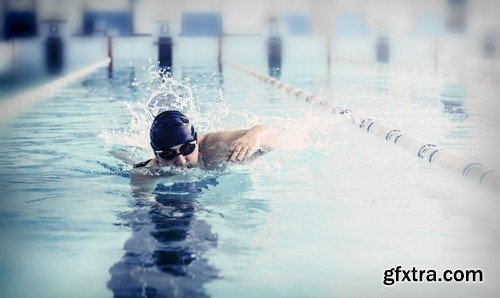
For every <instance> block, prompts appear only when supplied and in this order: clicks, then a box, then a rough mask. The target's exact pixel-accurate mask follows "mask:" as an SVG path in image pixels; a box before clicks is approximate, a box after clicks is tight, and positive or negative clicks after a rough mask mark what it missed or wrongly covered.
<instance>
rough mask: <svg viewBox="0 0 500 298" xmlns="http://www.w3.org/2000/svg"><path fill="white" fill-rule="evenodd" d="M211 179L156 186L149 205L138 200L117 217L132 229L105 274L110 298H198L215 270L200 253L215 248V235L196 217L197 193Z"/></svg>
mask: <svg viewBox="0 0 500 298" xmlns="http://www.w3.org/2000/svg"><path fill="white" fill-rule="evenodd" d="M217 184H218V182H217V181H216V180H215V179H206V180H203V181H198V182H190V183H175V184H173V185H170V186H165V185H164V184H158V185H157V187H156V189H155V190H154V192H153V194H154V195H155V199H156V202H157V203H155V204H154V205H151V204H146V203H144V202H142V201H138V202H137V204H136V208H135V209H134V210H133V211H132V212H128V213H125V214H121V215H120V216H119V217H120V218H121V219H122V220H123V221H124V222H125V225H127V226H129V227H130V229H131V230H132V236H131V237H130V238H129V239H128V240H127V241H126V242H125V245H124V250H125V254H124V256H123V257H122V259H121V260H120V261H119V262H117V263H116V264H114V265H113V266H112V267H111V269H110V270H109V272H110V274H111V279H110V280H109V282H108V288H109V289H111V290H112V291H113V293H114V295H115V297H132V296H133V297H136V296H148V297H150V296H159V297H173V296H180V297H187V296H188V297H194V296H196V297H204V296H206V294H205V293H204V289H203V284H204V283H206V282H208V281H210V280H212V279H215V278H217V276H218V271H217V270H216V269H215V268H213V267H212V266H210V265H209V264H208V261H207V260H206V259H205V258H203V254H204V253H205V252H206V251H207V250H209V249H210V248H213V247H216V245H217V235H215V234H214V233H212V231H211V227H210V226H209V225H208V224H207V223H206V222H205V221H204V220H200V219H197V218H196V213H197V212H198V211H200V210H201V209H202V208H201V207H200V206H199V204H198V202H197V198H198V196H199V195H200V193H201V192H202V191H203V190H204V189H206V188H207V187H208V186H215V185H217Z"/></svg>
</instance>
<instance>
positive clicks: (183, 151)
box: [154, 140, 197, 160]
mask: <svg viewBox="0 0 500 298" xmlns="http://www.w3.org/2000/svg"><path fill="white" fill-rule="evenodd" d="M196 143H197V141H196V140H194V141H189V142H186V143H184V144H182V146H181V147H180V148H179V152H177V151H176V150H173V149H163V150H154V152H155V155H156V157H161V158H163V159H167V160H168V159H172V158H175V157H177V156H179V155H184V156H186V155H189V154H191V153H193V152H194V149H195V148H196Z"/></svg>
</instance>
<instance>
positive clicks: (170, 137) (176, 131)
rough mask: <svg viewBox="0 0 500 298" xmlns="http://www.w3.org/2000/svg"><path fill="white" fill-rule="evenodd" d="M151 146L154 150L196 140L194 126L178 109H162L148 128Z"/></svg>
mask: <svg viewBox="0 0 500 298" xmlns="http://www.w3.org/2000/svg"><path fill="white" fill-rule="evenodd" d="M149 137H150V139H151V147H153V149H154V150H162V149H168V148H171V147H173V146H177V145H179V144H183V143H186V142H191V141H194V140H196V132H195V131H194V126H193V125H192V124H191V123H190V122H189V120H188V118H187V117H186V116H185V115H184V114H182V113H181V112H179V111H174V110H171V111H164V112H161V113H160V114H158V116H156V117H155V119H154V120H153V124H151V129H150V130H149Z"/></svg>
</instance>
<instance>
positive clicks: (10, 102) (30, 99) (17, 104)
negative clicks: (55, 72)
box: [0, 57, 111, 122]
mask: <svg viewBox="0 0 500 298" xmlns="http://www.w3.org/2000/svg"><path fill="white" fill-rule="evenodd" d="M110 61H111V59H110V58H109V57H106V58H104V59H102V60H100V61H98V62H96V63H93V64H91V65H89V66H86V67H83V68H81V69H79V70H76V71H73V72H71V73H69V74H67V75H65V76H63V77H61V78H58V79H56V80H54V81H52V82H50V83H46V84H44V85H42V86H39V87H36V88H35V89H32V90H29V91H27V92H24V93H22V94H20V95H16V96H13V97H10V98H7V99H5V100H2V101H0V122H2V121H5V120H6V119H8V118H9V117H14V116H15V115H16V114H18V113H19V112H21V110H22V109H23V108H25V107H26V106H27V105H29V104H32V103H35V102H38V101H41V100H43V99H45V98H47V96H48V95H50V94H52V93H54V92H56V91H57V90H59V89H61V88H62V87H64V86H65V85H67V84H69V83H71V82H74V81H77V80H79V79H81V78H84V77H86V76H87V75H89V74H90V73H92V72H94V71H95V70H96V69H98V68H101V67H106V66H108V65H109V63H110Z"/></svg>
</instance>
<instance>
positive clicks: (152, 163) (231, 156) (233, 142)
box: [134, 110, 276, 169]
mask: <svg viewBox="0 0 500 298" xmlns="http://www.w3.org/2000/svg"><path fill="white" fill-rule="evenodd" d="M149 136H150V144H151V147H152V149H153V152H154V155H155V157H154V158H152V159H150V160H147V161H144V162H141V163H137V164H134V168H144V167H145V168H150V167H159V166H174V167H180V168H192V167H201V168H206V169H214V168H218V167H220V166H223V165H224V164H227V163H241V162H244V161H248V160H252V159H253V158H255V157H257V156H260V155H262V154H263V153H265V152H266V151H268V150H270V149H272V147H273V145H274V143H275V141H276V132H275V131H274V129H272V128H271V127H269V126H267V125H256V126H253V127H251V128H249V129H241V130H233V131H215V132H210V133H207V134H204V135H198V134H197V133H196V130H195V128H194V126H193V124H192V123H191V122H190V121H189V120H188V118H187V117H186V116H185V115H184V114H182V113H181V112H179V111H175V110H170V111H164V112H162V113H160V114H158V116H156V117H155V119H154V121H153V124H152V125H151V128H150V131H149Z"/></svg>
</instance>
